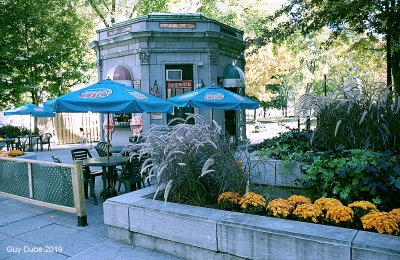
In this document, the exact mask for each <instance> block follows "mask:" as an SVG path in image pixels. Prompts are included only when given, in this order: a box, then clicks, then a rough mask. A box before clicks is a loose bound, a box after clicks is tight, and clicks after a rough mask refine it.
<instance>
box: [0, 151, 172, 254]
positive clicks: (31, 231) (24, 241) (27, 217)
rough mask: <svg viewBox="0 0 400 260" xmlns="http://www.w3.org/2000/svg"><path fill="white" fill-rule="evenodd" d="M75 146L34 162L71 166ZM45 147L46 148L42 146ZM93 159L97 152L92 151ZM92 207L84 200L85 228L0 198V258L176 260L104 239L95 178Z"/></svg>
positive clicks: (66, 216) (70, 217) (68, 217)
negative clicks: (57, 159) (54, 158)
mask: <svg viewBox="0 0 400 260" xmlns="http://www.w3.org/2000/svg"><path fill="white" fill-rule="evenodd" d="M78 147H79V145H65V146H57V147H54V145H52V151H51V152H47V151H44V152H36V151H35V153H37V159H38V160H42V161H52V158H51V155H54V156H57V157H58V158H60V160H61V161H62V162H65V163H68V164H70V163H72V159H71V154H70V150H71V149H73V148H78ZM46 148H47V146H46ZM91 153H92V155H93V156H97V153H96V152H95V150H94V149H93V151H91ZM97 179H98V181H96V188H95V189H96V195H97V198H98V201H99V204H98V205H94V203H93V200H92V199H90V198H89V199H86V200H85V204H86V212H87V219H88V226H86V227H78V226H77V217H76V214H72V213H67V212H62V211H57V210H52V209H49V208H46V207H39V206H35V205H31V204H28V203H24V202H20V201H18V200H13V199H8V198H4V197H1V196H0V259H10V260H11V259H40V260H42V259H67V258H68V259H79V260H81V259H96V260H103V259H113V260H114V259H171V260H172V259H179V258H176V257H173V256H170V255H166V254H161V253H158V252H155V251H151V250H148V249H144V248H140V247H134V246H131V245H128V244H125V243H120V242H116V241H114V240H111V239H108V237H107V226H106V225H105V224H104V223H103V219H104V218H103V205H102V202H103V201H102V199H101V198H100V196H99V193H100V190H101V189H102V187H101V185H102V181H101V180H100V178H97Z"/></svg>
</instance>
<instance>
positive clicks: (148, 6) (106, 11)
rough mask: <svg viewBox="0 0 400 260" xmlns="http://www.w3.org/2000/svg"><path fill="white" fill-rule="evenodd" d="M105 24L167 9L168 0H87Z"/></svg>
mask: <svg viewBox="0 0 400 260" xmlns="http://www.w3.org/2000/svg"><path fill="white" fill-rule="evenodd" d="M86 3H87V4H89V5H90V7H91V8H92V10H93V12H94V13H95V14H96V16H97V17H98V18H99V19H100V20H101V22H102V23H103V26H105V27H110V26H112V25H113V24H114V23H116V22H122V21H125V20H127V19H132V18H135V17H138V16H142V15H146V14H148V13H151V12H164V11H166V10H167V0H137V1H132V0H118V1H117V0H86Z"/></svg>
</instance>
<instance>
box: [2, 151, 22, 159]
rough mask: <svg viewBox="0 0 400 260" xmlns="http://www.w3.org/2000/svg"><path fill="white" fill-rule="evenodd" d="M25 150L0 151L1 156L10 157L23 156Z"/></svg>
mask: <svg viewBox="0 0 400 260" xmlns="http://www.w3.org/2000/svg"><path fill="white" fill-rule="evenodd" d="M24 154H25V152H23V151H20V150H11V151H8V152H6V151H0V157H8V158H14V157H17V156H22V155H24Z"/></svg>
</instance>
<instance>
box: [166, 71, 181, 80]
mask: <svg viewBox="0 0 400 260" xmlns="http://www.w3.org/2000/svg"><path fill="white" fill-rule="evenodd" d="M166 73H167V75H166V78H167V81H181V80H182V70H166Z"/></svg>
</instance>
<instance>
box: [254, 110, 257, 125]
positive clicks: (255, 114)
mask: <svg viewBox="0 0 400 260" xmlns="http://www.w3.org/2000/svg"><path fill="white" fill-rule="evenodd" d="M256 120H257V109H254V122H255V121H256Z"/></svg>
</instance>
